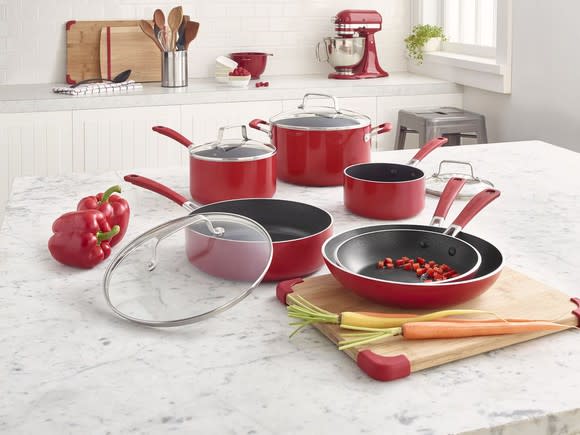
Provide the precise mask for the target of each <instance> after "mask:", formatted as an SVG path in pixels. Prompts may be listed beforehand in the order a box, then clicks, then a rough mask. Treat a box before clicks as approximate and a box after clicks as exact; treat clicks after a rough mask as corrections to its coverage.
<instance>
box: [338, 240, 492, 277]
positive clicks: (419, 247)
mask: <svg viewBox="0 0 580 435" xmlns="http://www.w3.org/2000/svg"><path fill="white" fill-rule="evenodd" d="M403 256H407V257H410V258H417V257H423V258H424V259H425V260H427V261H430V260H434V261H435V262H437V263H439V264H447V265H449V266H450V267H452V268H453V269H455V271H456V272H457V273H458V274H459V275H463V274H469V273H473V272H474V271H475V270H477V268H478V267H479V265H480V262H481V256H480V254H479V253H478V252H477V250H476V249H475V248H474V247H473V246H471V245H470V244H469V243H467V242H465V241H463V240H459V239H457V238H455V237H451V236H447V235H444V234H440V233H436V232H432V231H420V230H410V229H402V230H384V231H375V232H370V233H365V234H361V235H358V236H355V237H353V238H351V239H349V240H347V241H345V242H344V243H343V244H342V245H341V246H339V248H338V250H337V253H336V258H337V260H338V262H339V263H340V264H342V266H343V267H345V268H346V269H348V270H350V271H351V272H354V273H357V274H359V275H364V276H367V277H370V278H376V279H380V280H386V281H396V282H415V283H416V282H421V281H422V280H421V278H420V277H419V276H417V274H416V273H414V272H413V271H408V270H404V269H400V268H394V269H379V268H377V261H379V260H382V259H384V258H385V257H391V258H393V260H395V259H397V258H401V257H403Z"/></svg>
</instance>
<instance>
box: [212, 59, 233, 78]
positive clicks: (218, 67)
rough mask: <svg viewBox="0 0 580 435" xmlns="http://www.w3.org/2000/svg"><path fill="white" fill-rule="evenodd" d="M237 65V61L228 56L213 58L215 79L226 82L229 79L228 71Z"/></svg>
mask: <svg viewBox="0 0 580 435" xmlns="http://www.w3.org/2000/svg"><path fill="white" fill-rule="evenodd" d="M237 66H238V63H237V62H235V61H233V60H232V59H230V58H229V57H225V56H219V57H218V58H216V60H215V79H216V80H217V81H218V82H223V83H227V82H228V79H229V73H230V72H232V71H233V70H234V69H235V68H236V67H237Z"/></svg>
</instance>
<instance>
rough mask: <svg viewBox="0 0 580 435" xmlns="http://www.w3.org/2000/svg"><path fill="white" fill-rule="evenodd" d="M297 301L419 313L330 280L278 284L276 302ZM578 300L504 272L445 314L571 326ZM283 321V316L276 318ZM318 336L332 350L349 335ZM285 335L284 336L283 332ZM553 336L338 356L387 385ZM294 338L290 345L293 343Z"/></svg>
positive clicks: (399, 341) (435, 342)
mask: <svg viewBox="0 0 580 435" xmlns="http://www.w3.org/2000/svg"><path fill="white" fill-rule="evenodd" d="M289 293H291V294H293V295H300V296H302V297H304V298H305V299H306V300H307V301H308V302H310V303H312V304H314V305H316V306H318V307H320V308H322V309H325V310H328V311H330V312H332V313H340V312H342V311H366V312H388V313H401V312H408V313H417V314H425V313H426V311H421V310H401V309H397V308H389V307H386V306H383V305H377V304H375V303H373V302H370V301H368V300H366V299H363V298H361V297H359V296H357V295H356V294H354V293H353V292H350V291H348V290H346V289H345V288H343V287H342V286H341V285H340V284H339V283H338V281H336V280H335V279H334V278H333V277H332V275H322V276H316V277H313V278H307V279H305V280H304V281H303V280H302V279H296V280H291V281H283V282H281V283H280V284H278V287H277V289H276V295H277V296H278V299H279V300H280V301H281V302H284V303H285V301H286V295H287V294H289ZM578 304H580V300H579V299H577V298H572V299H571V298H570V296H568V295H567V294H565V293H562V292H560V291H558V290H556V289H553V288H550V287H548V286H547V285H545V284H542V283H541V282H538V281H535V280H533V279H532V278H529V277H528V276H526V275H524V274H522V273H519V272H516V271H515V270H512V269H510V268H507V267H506V268H505V269H504V271H503V272H502V274H501V276H500V277H499V279H498V280H497V282H496V283H495V284H494V285H493V287H492V288H491V289H490V290H488V291H487V292H486V293H484V294H483V295H481V296H479V297H478V298H476V299H473V300H471V301H469V302H466V303H464V304H461V305H457V306H454V307H449V308H450V309H455V308H458V309H465V308H470V309H478V310H485V311H491V312H494V313H496V314H498V315H500V316H501V317H503V318H527V319H545V320H552V321H557V322H558V323H561V324H565V325H577V324H578V316H580V314H579V313H580V311H579V310H578V306H577V305H578ZM281 315H283V314H281ZM314 326H315V327H316V329H318V330H319V331H320V332H322V334H324V336H326V337H327V338H328V339H329V340H330V341H332V342H333V343H335V344H337V343H338V342H339V341H341V340H344V339H345V338H346V337H345V336H344V335H343V334H345V333H349V332H350V333H352V332H353V331H349V330H346V329H341V328H339V327H338V326H336V325H330V324H314ZM289 332H290V331H289ZM554 332H555V331H544V332H533V333H524V334H510V335H496V336H488V337H470V338H455V339H432V340H404V339H403V338H401V337H390V338H387V339H385V340H383V341H379V342H375V343H369V344H367V345H364V346H361V347H356V348H350V349H346V350H344V352H345V353H346V354H347V355H348V356H349V357H350V358H352V359H353V360H355V361H356V363H357V365H358V366H359V367H360V368H361V370H363V371H364V372H365V373H367V374H368V375H369V376H370V377H372V378H374V379H377V380H380V381H390V380H394V379H398V378H402V377H405V376H409V375H410V374H411V373H413V372H416V371H419V370H423V369H426V368H429V367H435V366H439V365H441V364H445V363H447V362H450V361H456V360H459V359H463V358H467V357H470V356H473V355H478V354H481V353H484V352H489V351H490V350H494V349H500V348H502V347H506V346H510V345H512V344H516V343H521V342H524V341H528V340H532V339H534V338H538V337H542V336H544V335H548V334H552V333H554ZM299 339H300V336H299V335H298V336H297V337H296V338H294V340H299Z"/></svg>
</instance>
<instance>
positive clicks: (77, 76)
mask: <svg viewBox="0 0 580 435" xmlns="http://www.w3.org/2000/svg"><path fill="white" fill-rule="evenodd" d="M121 26H124V27H127V26H129V27H138V26H139V21H137V20H124V21H76V20H71V21H68V22H67V23H66V82H67V83H69V84H71V85H73V84H75V83H77V82H79V81H81V80H86V79H94V78H99V77H101V67H100V56H99V53H100V47H101V29H102V28H103V27H121ZM151 43H152V44H154V43H153V42H151ZM131 78H133V77H131Z"/></svg>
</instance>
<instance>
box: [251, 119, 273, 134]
mask: <svg viewBox="0 0 580 435" xmlns="http://www.w3.org/2000/svg"><path fill="white" fill-rule="evenodd" d="M249 125H250V127H252V128H253V129H255V130H260V131H263V132H264V133H267V134H270V124H268V122H266V121H264V120H263V119H259V118H256V119H252V120H251V121H250V124H249ZM265 126H268V128H265Z"/></svg>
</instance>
